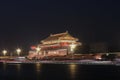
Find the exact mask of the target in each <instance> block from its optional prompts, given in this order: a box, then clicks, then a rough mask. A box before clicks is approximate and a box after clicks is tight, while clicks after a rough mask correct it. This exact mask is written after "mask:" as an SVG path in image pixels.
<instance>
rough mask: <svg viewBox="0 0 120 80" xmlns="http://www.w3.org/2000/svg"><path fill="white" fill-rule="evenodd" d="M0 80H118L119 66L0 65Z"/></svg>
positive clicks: (119, 78) (119, 76)
mask: <svg viewBox="0 0 120 80" xmlns="http://www.w3.org/2000/svg"><path fill="white" fill-rule="evenodd" d="M0 80H120V66H113V65H80V64H39V63H36V64H5V63H0Z"/></svg>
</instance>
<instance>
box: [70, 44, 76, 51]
mask: <svg viewBox="0 0 120 80" xmlns="http://www.w3.org/2000/svg"><path fill="white" fill-rule="evenodd" d="M75 48H76V44H73V43H72V44H71V45H70V50H71V51H72V52H73V51H74V49H75Z"/></svg>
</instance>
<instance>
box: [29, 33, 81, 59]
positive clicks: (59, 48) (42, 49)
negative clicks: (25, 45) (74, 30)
mask: <svg viewBox="0 0 120 80" xmlns="http://www.w3.org/2000/svg"><path fill="white" fill-rule="evenodd" d="M81 44H82V43H80V42H78V38H75V37H73V36H71V35H70V34H69V33H68V31H66V32H64V33H58V34H51V35H50V36H49V37H47V38H46V39H44V40H42V41H41V42H40V44H38V45H37V47H36V50H34V51H30V53H29V55H28V57H29V58H32V57H37V58H38V59H39V58H43V57H46V56H66V55H69V54H72V53H74V48H75V47H76V46H78V45H81ZM37 48H38V50H37Z"/></svg>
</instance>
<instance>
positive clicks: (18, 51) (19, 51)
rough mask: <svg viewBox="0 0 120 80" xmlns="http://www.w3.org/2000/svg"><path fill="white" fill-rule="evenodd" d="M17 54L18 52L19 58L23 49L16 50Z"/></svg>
mask: <svg viewBox="0 0 120 80" xmlns="http://www.w3.org/2000/svg"><path fill="white" fill-rule="evenodd" d="M16 52H17V54H18V56H19V55H20V53H21V49H20V48H18V49H16Z"/></svg>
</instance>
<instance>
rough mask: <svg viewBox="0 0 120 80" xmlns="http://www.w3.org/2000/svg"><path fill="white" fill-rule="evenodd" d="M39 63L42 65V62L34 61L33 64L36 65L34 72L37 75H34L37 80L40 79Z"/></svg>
mask: <svg viewBox="0 0 120 80" xmlns="http://www.w3.org/2000/svg"><path fill="white" fill-rule="evenodd" d="M41 65H42V64H40V63H36V65H35V66H36V67H35V68H36V69H35V70H36V74H37V75H36V76H37V80H39V79H40V72H41Z"/></svg>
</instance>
